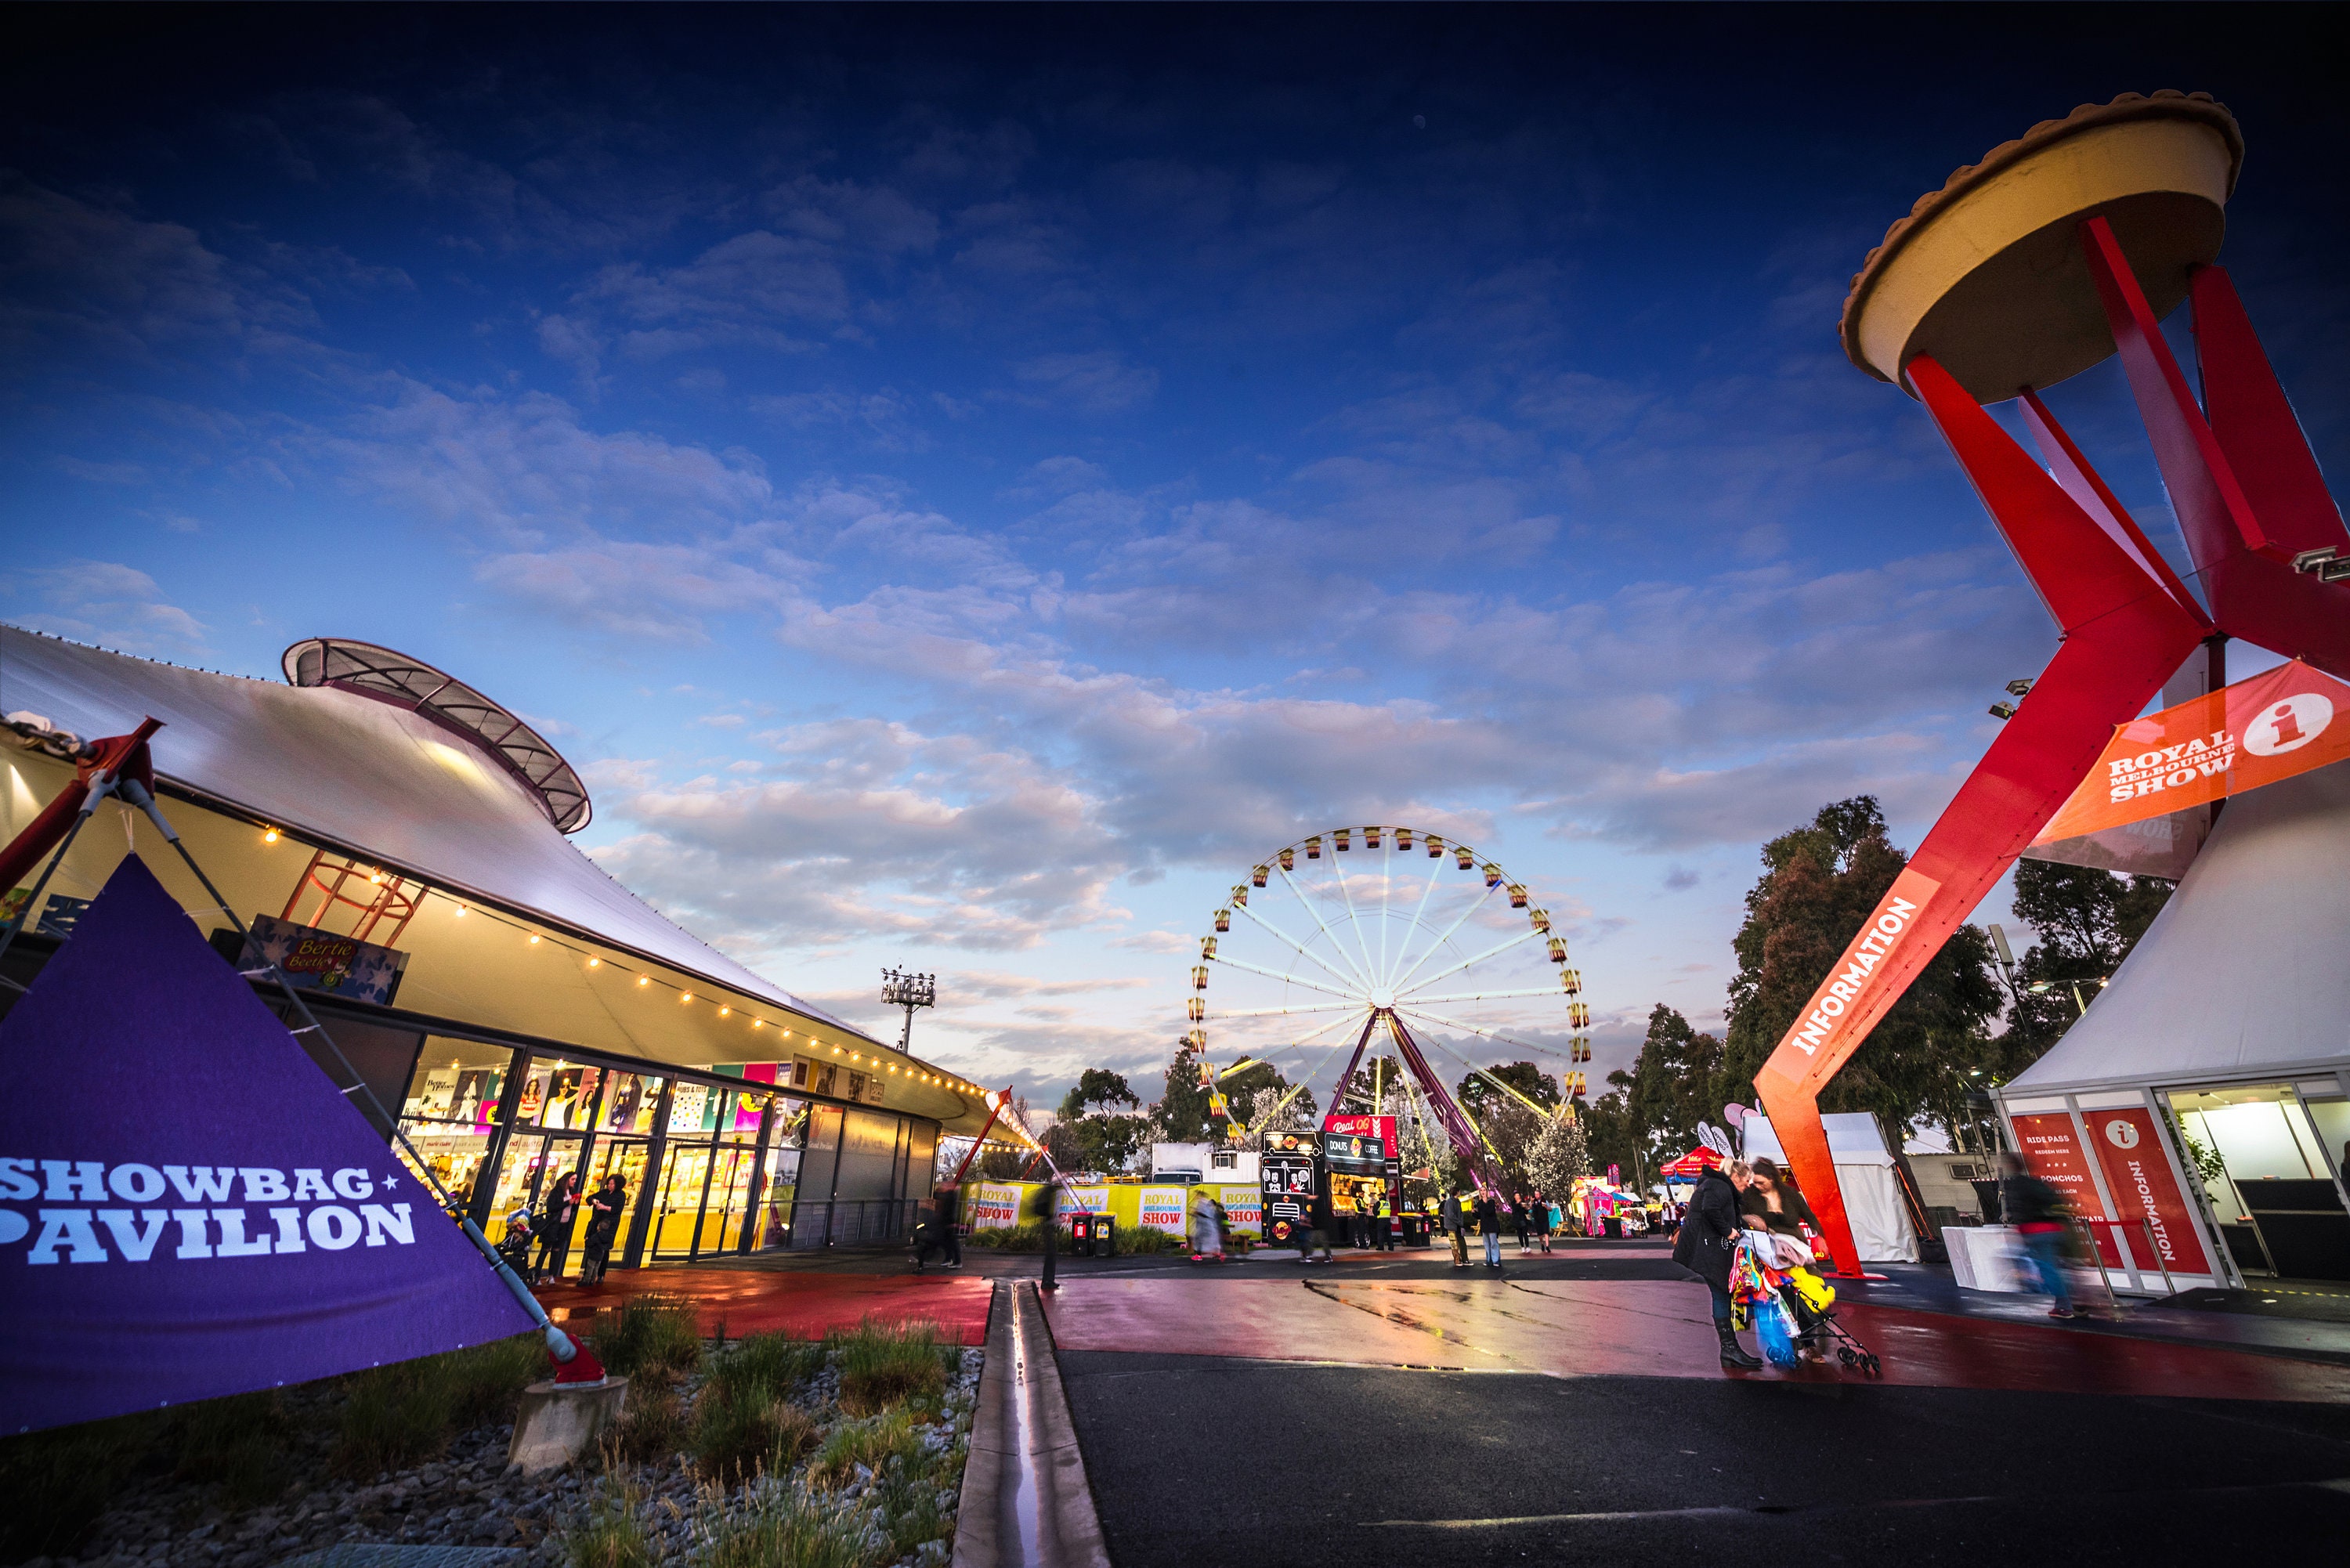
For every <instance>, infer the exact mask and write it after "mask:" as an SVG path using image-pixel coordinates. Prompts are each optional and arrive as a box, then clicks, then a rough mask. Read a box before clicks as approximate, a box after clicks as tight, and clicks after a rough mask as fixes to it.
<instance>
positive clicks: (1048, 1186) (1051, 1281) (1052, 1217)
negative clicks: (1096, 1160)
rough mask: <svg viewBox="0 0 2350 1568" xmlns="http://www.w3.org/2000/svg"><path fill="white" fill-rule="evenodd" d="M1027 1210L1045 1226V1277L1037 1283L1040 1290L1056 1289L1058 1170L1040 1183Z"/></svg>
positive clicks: (1058, 1224) (1059, 1198)
mask: <svg viewBox="0 0 2350 1568" xmlns="http://www.w3.org/2000/svg"><path fill="white" fill-rule="evenodd" d="M1028 1206H1029V1211H1030V1213H1031V1214H1032V1215H1033V1216H1034V1217H1035V1219H1036V1220H1037V1222H1038V1223H1040V1224H1041V1225H1043V1226H1044V1228H1045V1277H1044V1279H1042V1280H1041V1281H1039V1282H1038V1283H1037V1288H1038V1289H1040V1290H1047V1291H1057V1290H1059V1289H1060V1288H1061V1286H1060V1282H1058V1281H1057V1280H1055V1278H1054V1272H1055V1267H1054V1266H1055V1263H1056V1262H1058V1261H1059V1259H1060V1254H1061V1178H1060V1175H1059V1173H1058V1172H1055V1173H1054V1174H1053V1175H1051V1176H1049V1177H1047V1178H1046V1179H1045V1181H1044V1182H1043V1183H1042V1184H1040V1185H1039V1186H1038V1187H1037V1189H1036V1192H1035V1196H1034V1197H1032V1198H1030V1199H1029V1200H1028Z"/></svg>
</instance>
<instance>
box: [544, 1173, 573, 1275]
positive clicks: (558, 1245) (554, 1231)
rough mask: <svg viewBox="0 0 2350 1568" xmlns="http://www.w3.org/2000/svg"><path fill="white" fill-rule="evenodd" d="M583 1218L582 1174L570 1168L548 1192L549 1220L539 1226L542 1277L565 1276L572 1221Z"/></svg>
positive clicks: (547, 1212) (547, 1209)
mask: <svg viewBox="0 0 2350 1568" xmlns="http://www.w3.org/2000/svg"><path fill="white" fill-rule="evenodd" d="M578 1217H579V1173H578V1172H577V1171H576V1170H567V1171H565V1172H564V1173H563V1174H562V1175H561V1176H558V1177H556V1179H555V1187H554V1189H553V1190H552V1191H550V1192H548V1194H547V1195H546V1223H545V1224H543V1225H541V1226H540V1227H539V1228H538V1265H537V1272H538V1273H539V1275H540V1276H541V1277H542V1278H545V1279H548V1280H556V1279H561V1278H562V1277H563V1269H564V1265H565V1263H566V1262H568V1260H569V1258H570V1253H571V1223H572V1221H573V1220H577V1218H578Z"/></svg>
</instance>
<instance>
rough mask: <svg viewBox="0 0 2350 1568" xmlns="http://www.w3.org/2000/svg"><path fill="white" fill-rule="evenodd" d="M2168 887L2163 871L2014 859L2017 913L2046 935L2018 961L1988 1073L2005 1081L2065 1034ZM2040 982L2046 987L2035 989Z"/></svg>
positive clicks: (2118, 962) (2159, 909)
mask: <svg viewBox="0 0 2350 1568" xmlns="http://www.w3.org/2000/svg"><path fill="white" fill-rule="evenodd" d="M2170 891H2171V884H2169V883H2168V882H2166V881H2164V880H2163V879H2162V878H2160V877H2116V876H2115V875H2114V874H2113V873H2112V872H2110V871H2101V870H2098V869H2096V868H2095V867H2087V866H2062V865H2058V864H2057V863H2055V862H2054V861H2051V860H2019V861H2017V862H2016V863H2015V913H2016V917H2017V919H2021V920H2022V921H2023V922H2024V923H2025V924H2026V925H2029V926H2030V927H2031V928H2032V929H2033V932H2034V933H2035V934H2036V935H2037V936H2038V937H2039V939H2040V940H2039V941H2038V942H2036V943H2034V944H2033V946H2032V947H2031V948H2029V949H2027V950H2025V951H2024V954H2023V957H2022V959H2021V960H2020V961H2018V962H2017V964H2016V966H2015V967H2016V971H2017V973H2016V976H2015V980H2016V985H2017V993H2016V997H2015V1004H2014V1009H2013V1011H2012V1012H2010V1014H2009V1015H2008V1025H2007V1029H2006V1032H2005V1033H2002V1034H2001V1035H2000V1037H1999V1038H1998V1039H1997V1040H1996V1041H1994V1042H1993V1050H1992V1052H1991V1055H1990V1058H1989V1059H1988V1060H1987V1061H1986V1062H1985V1064H1984V1068H1985V1072H1984V1076H1985V1078H1987V1079H1988V1080H1989V1081H1990V1082H1992V1083H2004V1082H2005V1081H2006V1080H2008V1079H2009V1078H2012V1077H2013V1076H2014V1075H2016V1074H2018V1073H2021V1072H2022V1071H2023V1069H2024V1068H2026V1067H2029V1066H2030V1065H2032V1064H2033V1063H2034V1062H2036V1061H2038V1060H2039V1059H2040V1057H2041V1054H2042V1053H2043V1052H2045V1051H2046V1050H2047V1049H2048V1048H2049V1047H2050V1046H2051V1045H2054V1044H2056V1042H2057V1041H2058V1040H2059V1039H2061V1038H2063V1036H2064V1031H2065V1030H2067V1029H2070V1028H2071V1027H2072V1026H2073V1023H2074V1020H2075V1019H2077V1018H2079V1017H2080V1015H2081V1001H2085V1000H2086V999H2087V998H2088V997H2090V996H2093V995H2095V993H2096V989H2097V984H2096V982H2098V981H2103V980H2105V979H2106V978H2107V977H2109V976H2110V975H2112V973H2113V972H2114V971H2116V970H2117V969H2119V968H2120V967H2121V963H2122V960H2124V959H2126V958H2127V957H2128V956H2129V952H2130V950H2131V949H2132V948H2134V947H2136V946H2137V940H2138V938H2140V937H2141V936H2144V935H2145V934H2146V929H2147V926H2149V925H2151V924H2153V922H2154V918H2155V916H2157V915H2158V914H2160V913H2161V912H2162V907H2163V905H2164V904H2166V903H2167V902H2168V901H2169V898H2170ZM2034 985H2044V986H2045V987H2046V989H2045V990H2044V991H2041V992H2033V990H2032V989H2031V988H2032V987H2033V986H2034ZM2076 986H2077V987H2078V988H2079V992H2080V1001H2076V1000H2075V998H2074V988H2075V987H2076Z"/></svg>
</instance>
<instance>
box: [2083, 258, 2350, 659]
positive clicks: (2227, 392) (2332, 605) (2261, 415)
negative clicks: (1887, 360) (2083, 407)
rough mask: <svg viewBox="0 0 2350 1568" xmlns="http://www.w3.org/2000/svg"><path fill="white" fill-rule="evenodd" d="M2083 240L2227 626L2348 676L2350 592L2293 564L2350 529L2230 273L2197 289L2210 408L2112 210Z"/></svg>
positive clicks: (2212, 272) (2183, 528)
mask: <svg viewBox="0 0 2350 1568" xmlns="http://www.w3.org/2000/svg"><path fill="white" fill-rule="evenodd" d="M2081 249H2082V251H2083V253H2084V254H2085V255H2086V256H2087V258H2088V263H2089V275H2090V276H2092V277H2093V278H2095V280H2096V284H2097V295H2098V297H2099V299H2101V300H2102V301H2103V302H2104V304H2105V307H2106V320H2107V321H2108V322H2109V323H2110V324H2111V326H2112V327H2113V332H2114V344H2115V347H2116V348H2117V349H2118V350H2119V351H2120V355H2121V360H2122V368H2123V369H2124V370H2125V371H2126V373H2127V375H2128V377H2129V384H2130V392H2131V394H2132V395H2133V396H2134V397H2135V398H2136V399H2137V407H2138V415H2139V417H2140V418H2141V419H2143V420H2144V421H2146V429H2147V435H2148V437H2150V438H2151V440H2152V441H2153V444H2154V457H2155V462H2156V464H2157V465H2158V467H2159V468H2160V469H2161V470H2162V483H2163V484H2164V486H2165V488H2167V489H2168V491H2169V492H2170V501H2171V504H2172V506H2173V507H2175V508H2176V509H2177V510H2178V527H2179V532H2180V533H2182V534H2184V535H2186V536H2187V549H2188V553H2189V556H2192V557H2193V558H2194V561H2195V569H2196V572H2197V574H2198V575H2199V576H2201V577H2202V578H2203V585H2204V591H2205V593H2206V594H2207V595H2208V596H2209V597H2210V601H2211V618H2212V619H2213V620H2214V621H2216V622H2217V623H2218V624H2219V628H2220V630H2221V631H2224V632H2226V633H2228V634H2229V635H2230V637H2241V638H2242V639H2245V640H2246V641H2248V642H2254V643H2258V644H2259V645H2260V646H2262V648H2266V649H2271V650H2272V651H2274V652H2277V653H2283V654H2289V655H2292V656H2294V657H2296V658H2300V659H2307V660H2308V661H2309V662H2310V663H2312V664H2314V665H2315V666H2317V667H2318V668H2319V669H2321V670H2324V671H2326V672H2327V673H2328V674H2331V675H2337V676H2340V677H2342V678H2343V679H2345V680H2350V594H2345V593H2344V592H2343V591H2342V589H2341V588H2340V587H2338V586H2330V585H2327V584H2324V583H2321V582H2319V581H2318V580H2317V579H2316V578H2314V577H2312V576H2305V575H2303V574H2302V573H2298V572H2295V571H2294V570H2293V556H2294V555H2295V554H2297V553H2298V552H2300V551H2301V550H2305V549H2314V548H2319V547H2322V546H2324V545H2334V546H2335V547H2336V548H2337V549H2341V550H2343V551H2345V553H2350V534H2345V532H2344V529H2343V526H2342V519H2341V516H2340V514H2339V513H2338V512H2335V511H2334V505H2333V500H2332V498H2331V497H2330V496H2328V495H2326V494H2325V493H2324V482H2323V480H2322V479H2321V478H2320V477H2319V476H2318V473H2317V462H2316V459H2315V458H2314V456H2312V455H2310V452H2309V446H2308V442H2307V441H2305V440H2303V438H2302V435H2301V429H2300V426H2299V424H2298V423H2297V422H2295V421H2293V410H2292V409H2291V407H2290V406H2289V405H2287V404H2286V403H2285V400H2284V392H2283V389H2282V388H2280V387H2278V386H2277V384H2276V376H2275V373H2274V372H2273V371H2272V370H2271V369H2269V364H2268V358H2267V356H2266V355H2265V354H2263V353H2262V351H2261V347H2260V340H2259V339H2258V338H2257V337H2253V335H2252V328H2251V322H2250V321H2249V320H2248V319H2247V318H2246V317H2245V316H2244V313H2243V306H2242V304H2241V301H2239V300H2238V299H2237V298H2236V295H2235V290H2234V289H2233V287H2231V286H2230V285H2229V284H2228V281H2227V277H2226V275H2224V274H2220V273H2219V272H2218V269H2217V268H2207V269H2205V270H2204V271H2203V272H2201V273H2199V274H2198V275H2197V276H2196V279H2195V284H2194V289H2193V293H2194V298H2195V310H2196V333H2197V349H2198V352H2199V355H2200V357H2201V358H2202V360H2203V365H2204V370H2205V385H2206V387H2207V389H2209V391H2210V394H2211V397H2212V400H2213V401H2212V420H2211V421H2207V420H2205V418H2204V417H2203V410H2200V409H2199V408H2198V407H2197V406H2196V403H2195V398H2194V394H2193V393H2192V392H2190V391H2189V389H2188V386H2187V378H2186V376H2185V374H2184V373H2183V372H2181V371H2180V369H2179V368H2178V358H2177V357H2176V356H2174V355H2173V354H2172V353H2171V352H2170V345H2169V343H2168V341H2167V340H2165V338H2164V337H2163V336H2162V328H2161V327H2160V326H2159V325H2158V323H2157V322H2156V321H2155V318H2154V311H2153V308H2152V307H2151V306H2148V305H2147V299H2146V292H2145V290H2143V289H2141V288H2140V287H2139V286H2138V282H2137V276H2136V275H2134V274H2132V273H2131V271H2130V268H2129V263H2128V261H2127V260H2126V258H2125V257H2124V256H2123V254H2122V250H2121V246H2120V245H2119V244H2117V243H2116V241H2115V239H2114V234H2113V230H2112V229H2110V228H2109V227H2107V226H2106V221H2105V220H2104V219H2103V218H2092V219H2090V220H2089V221H2088V222H2087V223H2084V224H2082V225H2081ZM2215 421H2216V423H2217V424H2218V425H2220V426H2222V427H2224V428H2225V429H2226V430H2227V431H2229V434H2230V443H2231V444H2232V446H2233V448H2234V451H2235V452H2236V453H2237V454H2238V455H2240V456H2241V458H2242V459H2243V460H2244V462H2245V465H2246V469H2247V471H2251V470H2255V469H2256V470H2258V471H2259V473H2260V477H2259V479H2258V480H2257V481H2256V482H2254V483H2253V485H2252V486H2251V488H2248V487H2247V485H2246V484H2245V483H2244V482H2243V481H2242V480H2241V479H2240V478H2239V473H2238V470H2237V467H2236V465H2235V464H2234V463H2233V462H2230V451H2229V447H2228V446H2225V445H2223V444H2222V442H2221V441H2220V436H2219V434H2218V433H2217V431H2216V429H2215ZM2255 494H2257V495H2258V497H2259V498H2260V500H2261V501H2262V503H2263V506H2262V507H2260V508H2256V507H2255V505H2254V504H2253V502H2254V496H2255Z"/></svg>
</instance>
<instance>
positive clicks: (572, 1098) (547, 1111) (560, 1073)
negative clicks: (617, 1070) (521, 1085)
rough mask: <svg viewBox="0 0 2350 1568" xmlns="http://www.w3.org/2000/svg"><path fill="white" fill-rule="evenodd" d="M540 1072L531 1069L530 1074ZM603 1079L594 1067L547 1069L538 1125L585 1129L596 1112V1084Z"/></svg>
mask: <svg viewBox="0 0 2350 1568" xmlns="http://www.w3.org/2000/svg"><path fill="white" fill-rule="evenodd" d="M539 1071H540V1070H539V1069H537V1068H533V1069H532V1070H531V1075H532V1076H533V1077H534V1078H536V1077H537V1076H538V1074H539ZM602 1076H603V1075H602V1074H601V1073H599V1072H598V1070H597V1069H596V1068H593V1067H556V1068H554V1069H552V1070H550V1071H549V1072H548V1073H547V1075H546V1085H545V1087H544V1090H543V1093H544V1096H545V1097H544V1098H543V1099H542V1100H541V1101H540V1104H539V1107H538V1125H539V1126H540V1127H549V1128H554V1127H587V1122H588V1118H589V1117H590V1116H593V1115H594V1112H595V1106H596V1085H597V1084H598V1081H599V1080H600V1079H601V1078H602ZM527 1093H528V1091H527V1090H525V1095H527Z"/></svg>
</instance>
